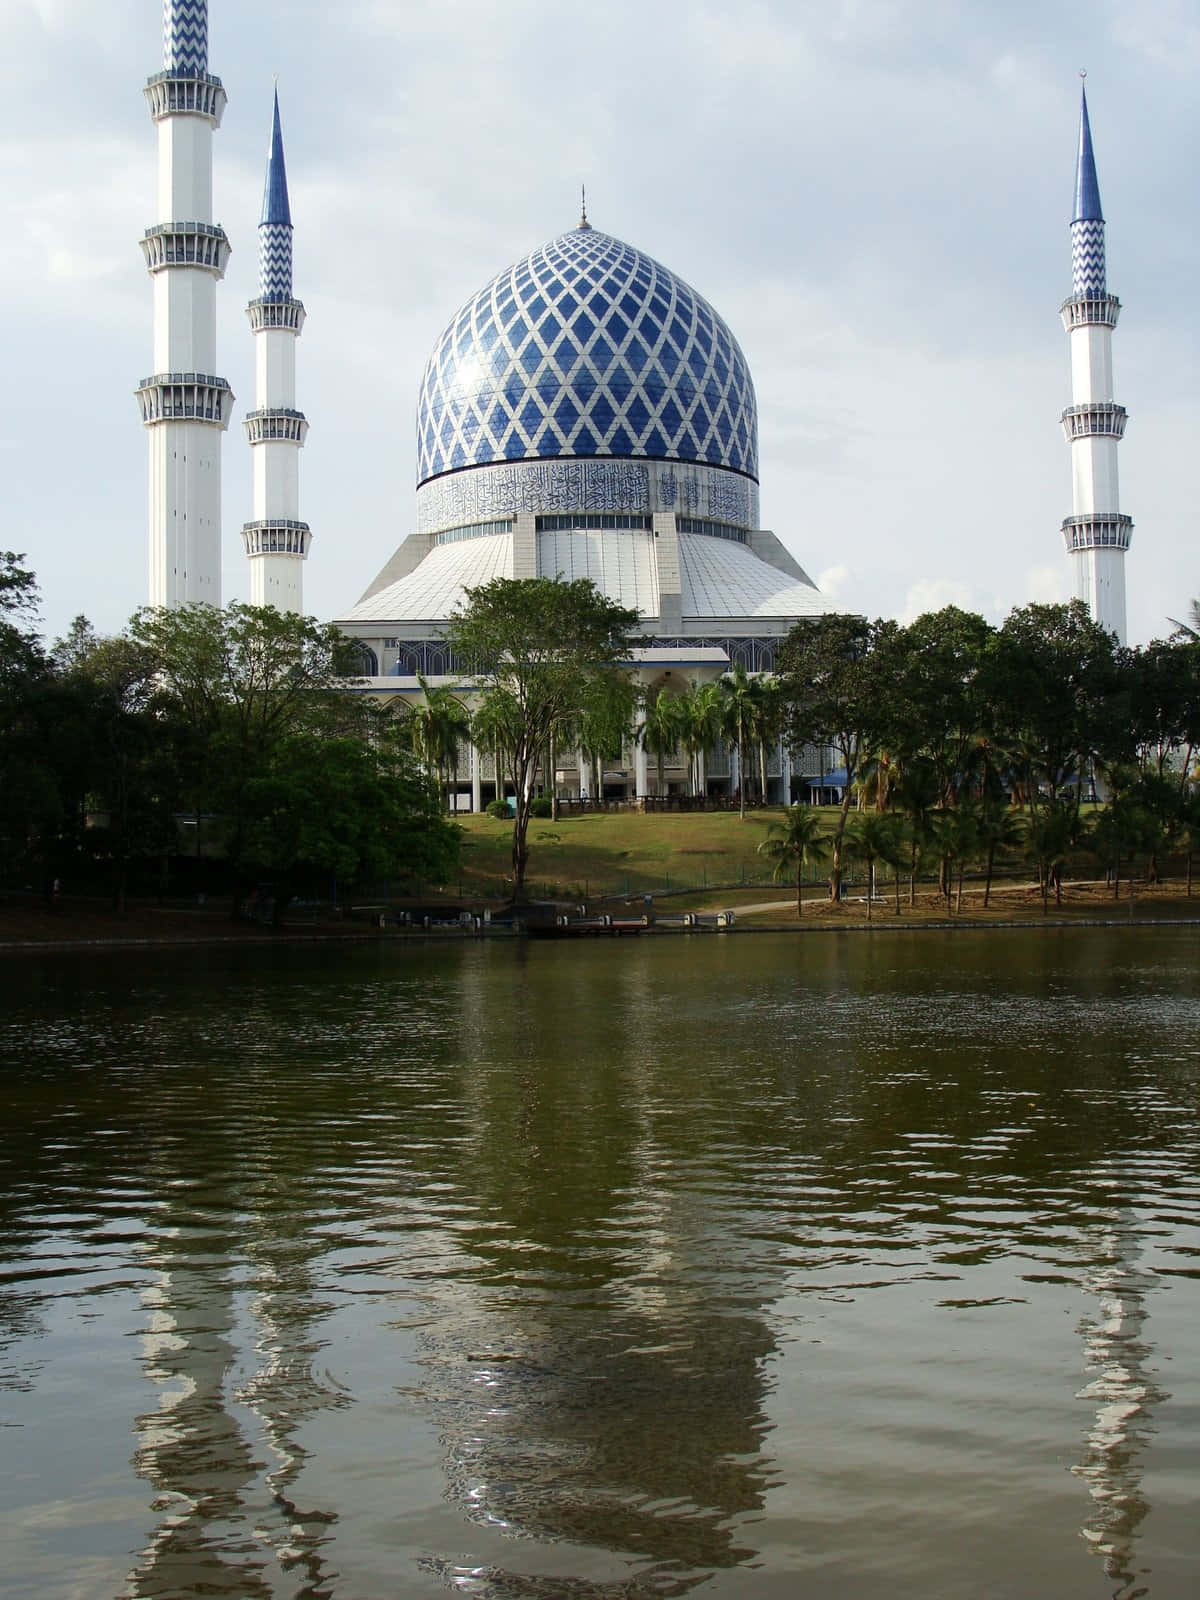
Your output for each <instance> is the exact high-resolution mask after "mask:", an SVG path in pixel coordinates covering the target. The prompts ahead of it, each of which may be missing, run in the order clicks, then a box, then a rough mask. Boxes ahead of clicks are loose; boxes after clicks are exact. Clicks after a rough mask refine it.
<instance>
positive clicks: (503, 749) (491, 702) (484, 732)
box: [471, 689, 519, 800]
mask: <svg viewBox="0 0 1200 1600" xmlns="http://www.w3.org/2000/svg"><path fill="white" fill-rule="evenodd" d="M518 721H519V708H518V706H517V703H516V701H515V700H514V699H513V697H512V695H510V694H509V693H508V691H507V689H489V690H488V691H487V693H486V694H483V695H481V696H480V698H479V703H478V704H477V705H476V707H475V713H474V715H473V717H472V718H471V738H472V739H473V740H474V741H475V745H476V748H477V749H480V750H490V751H491V752H492V760H493V762H494V764H495V768H496V795H495V798H496V799H497V800H503V799H504V772H505V763H506V761H507V760H508V759H509V758H510V755H511V752H512V751H513V750H515V749H516V744H517V724H518Z"/></svg>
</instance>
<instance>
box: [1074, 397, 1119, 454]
mask: <svg viewBox="0 0 1200 1600" xmlns="http://www.w3.org/2000/svg"><path fill="white" fill-rule="evenodd" d="M1127 420H1128V414H1127V412H1126V410H1125V407H1124V406H1118V405H1114V404H1113V403H1112V401H1111V400H1097V401H1095V402H1093V404H1092V405H1090V406H1068V407H1067V409H1066V410H1065V411H1064V412H1063V414H1062V425H1063V432H1064V433H1065V434H1066V436H1067V443H1068V444H1069V443H1070V442H1071V440H1072V439H1094V438H1103V439H1122V438H1124V436H1125V423H1126V421H1127Z"/></svg>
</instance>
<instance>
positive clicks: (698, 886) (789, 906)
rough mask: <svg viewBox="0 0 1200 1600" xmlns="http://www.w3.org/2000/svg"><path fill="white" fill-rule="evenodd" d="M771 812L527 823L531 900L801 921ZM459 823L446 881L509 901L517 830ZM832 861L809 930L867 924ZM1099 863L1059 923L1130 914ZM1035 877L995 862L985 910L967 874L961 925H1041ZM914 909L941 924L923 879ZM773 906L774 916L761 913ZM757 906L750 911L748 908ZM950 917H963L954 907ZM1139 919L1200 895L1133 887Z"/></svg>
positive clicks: (829, 822) (808, 895)
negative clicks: (452, 872)
mask: <svg viewBox="0 0 1200 1600" xmlns="http://www.w3.org/2000/svg"><path fill="white" fill-rule="evenodd" d="M782 815H783V813H782V810H781V808H780V807H778V806H775V807H771V808H769V809H766V810H761V811H748V812H747V814H746V819H745V821H744V822H743V821H742V820H741V818H740V817H739V816H738V814H737V812H736V811H714V812H650V813H647V814H644V815H643V814H641V813H639V812H630V811H604V812H588V813H585V814H584V815H582V816H573V817H563V818H561V819H560V820H559V821H558V822H551V821H550V820H549V819H546V820H541V819H538V818H535V819H534V820H533V821H532V822H531V823H530V825H529V847H530V856H529V871H528V875H527V882H526V888H527V892H528V894H529V896H530V898H532V899H555V900H562V901H583V900H586V901H588V902H589V903H591V904H592V905H593V906H594V905H596V904H597V903H598V902H599V901H600V900H602V899H604V898H611V899H613V900H617V901H620V902H624V901H625V900H629V901H632V902H640V900H641V897H642V896H643V895H645V894H653V895H654V896H655V897H656V899H657V898H658V897H660V896H663V895H669V896H670V899H669V900H668V901H666V902H665V903H664V904H663V905H662V909H663V910H664V911H686V910H715V909H718V908H721V909H724V908H732V909H733V910H735V911H737V912H738V913H739V921H745V922H748V923H749V924H750V925H751V926H753V925H754V924H755V923H763V922H770V923H786V922H791V923H794V922H795V921H796V887H795V879H794V878H791V879H789V880H788V881H785V882H776V881H775V880H774V879H773V878H772V876H771V870H770V863H769V862H768V861H766V860H764V858H763V857H762V856H760V855H758V853H757V851H758V846H759V844H760V843H761V842H762V840H763V839H765V838H766V836H767V831H768V828H769V827H770V824H771V823H772V822H778V821H780V820H781V819H782ZM821 815H822V818H823V820H824V822H825V825H826V828H827V830H829V831H832V829H833V826H834V823H835V820H836V817H837V811H836V808H834V807H832V806H830V807H824V808H822V811H821ZM459 821H460V823H461V824H462V828H463V852H462V868H461V871H460V872H459V873H457V874H456V876H455V879H454V880H453V881H452V882H451V883H449V884H447V885H446V888H445V891H444V892H445V893H446V894H447V895H454V894H456V893H458V894H460V895H461V897H463V898H469V899H478V900H493V901H498V900H503V899H504V898H505V897H506V896H507V894H508V892H509V875H510V873H511V870H512V867H511V851H512V824H511V823H509V822H504V821H500V820H496V819H494V818H491V817H488V816H465V817H460V818H459ZM827 870H828V869H827V866H826V865H821V866H813V867H811V868H809V870H808V872H807V873H806V880H807V881H806V890H805V910H804V917H803V922H804V924H805V925H807V924H808V923H809V922H810V921H811V923H812V925H813V926H817V925H824V926H830V927H846V926H849V925H853V924H856V923H859V922H865V921H866V909H867V908H866V903H865V901H864V899H863V888H864V872H863V869H862V867H861V866H854V865H852V866H851V868H850V870H849V872H848V874H847V880H848V886H847V899H846V901H845V903H844V904H842V905H836V906H835V905H831V904H830V903H829V900H828V893H827V889H826V873H827ZM1096 873H1097V866H1096V862H1095V860H1094V859H1093V858H1090V857H1086V856H1081V857H1080V859H1079V860H1078V861H1077V862H1074V863H1072V865H1071V867H1070V868H1069V870H1068V872H1067V875H1066V876H1067V880H1068V884H1067V887H1066V889H1065V890H1064V894H1063V902H1062V904H1061V906H1057V905H1056V904H1055V900H1054V895H1053V893H1052V894H1051V895H1050V899H1049V905H1048V908H1047V909H1048V914H1049V916H1050V917H1051V918H1054V917H1057V918H1059V919H1062V918H1067V919H1074V918H1085V919H1086V918H1089V917H1102V918H1104V919H1106V920H1107V919H1109V918H1111V917H1114V916H1121V917H1124V916H1127V915H1129V914H1130V911H1131V902H1130V898H1129V885H1128V883H1127V882H1126V881H1122V883H1121V895H1120V899H1119V900H1116V901H1114V899H1113V897H1112V891H1111V889H1110V888H1109V887H1107V886H1106V885H1105V884H1104V883H1103V882H1102V881H1101V882H1098V881H1096ZM1035 877H1036V874H1035V872H1034V870H1033V869H1032V867H1031V866H1030V865H1029V864H1028V863H1027V862H1023V861H1021V860H1020V859H1019V858H1016V859H1014V860H1012V861H1010V862H1008V863H998V864H997V875H996V878H995V880H994V881H993V884H992V892H991V896H990V905H989V906H988V907H987V909H986V910H985V909H984V906H983V883H982V879H981V878H980V879H974V878H972V877H971V876H970V875H968V878H967V882H966V886H965V890H964V895H963V905H962V913H961V916H962V918H963V920H971V921H987V922H1011V921H1027V920H1030V919H1032V918H1040V917H1041V915H1042V899H1041V895H1040V893H1039V892H1038V890H1037V887H1036V885H1035V884H1034V882H1033V879H1034V878H1035ZM877 892H878V895H879V898H878V899H877V900H876V903H875V905H874V906H873V907H872V919H873V921H875V922H878V923H880V924H882V925H887V924H889V923H890V924H891V925H892V926H895V925H896V922H897V918H896V914H895V900H894V890H893V886H892V880H891V878H890V877H889V876H887V875H886V874H884V873H883V872H882V871H881V873H880V877H879V884H878V891H877ZM916 900H917V903H916V905H915V906H914V907H910V906H909V903H908V882H907V878H904V879H903V881H902V885H901V914H900V918H899V921H900V922H901V924H904V923H908V924H913V923H922V922H933V921H945V920H946V919H947V915H948V914H947V909H946V902H945V900H944V899H943V898H942V897H941V896H940V895H938V894H937V893H936V892H935V890H934V889H933V887H932V886H931V885H929V884H919V885H918V888H917V897H916ZM764 906H768V907H769V909H765V910H764V909H757V908H762V907H764ZM752 907H753V908H756V909H751V908H752ZM951 914H952V915H958V913H957V912H956V911H955V912H953V913H951ZM1132 914H1133V915H1135V916H1137V917H1138V918H1139V919H1144V918H1147V917H1155V916H1163V917H1167V918H1178V917H1186V916H1190V915H1196V916H1200V893H1198V894H1197V895H1196V896H1195V897H1194V898H1193V899H1192V900H1190V901H1189V900H1188V899H1187V898H1186V897H1185V896H1184V894H1183V885H1182V882H1180V881H1179V879H1178V877H1177V876H1176V877H1174V878H1173V880H1172V881H1170V882H1168V883H1167V884H1165V885H1160V886H1156V887H1155V889H1154V890H1153V891H1151V890H1150V889H1149V888H1148V887H1147V886H1146V885H1144V884H1140V883H1137V882H1135V884H1134V894H1133V900H1132Z"/></svg>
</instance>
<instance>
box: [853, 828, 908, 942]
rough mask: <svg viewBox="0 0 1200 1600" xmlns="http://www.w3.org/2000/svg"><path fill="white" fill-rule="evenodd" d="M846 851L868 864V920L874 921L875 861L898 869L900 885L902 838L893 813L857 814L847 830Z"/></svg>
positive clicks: (895, 869) (897, 879)
mask: <svg viewBox="0 0 1200 1600" xmlns="http://www.w3.org/2000/svg"><path fill="white" fill-rule="evenodd" d="M846 844H847V854H848V855H850V856H855V857H857V858H858V859H859V860H860V861H865V862H866V864H867V921H868V922H870V921H871V910H872V906H873V904H874V900H875V863H876V862H877V861H882V862H883V864H884V866H887V867H891V868H892V869H893V870H894V871H896V873H897V878H896V883H897V886H899V882H900V879H899V865H900V838H899V833H898V830H897V827H896V819H895V818H894V817H887V816H880V815H879V814H878V813H877V812H867V813H865V814H864V815H863V816H860V817H857V818H856V819H855V820H854V822H853V823H852V824H851V826H850V827H849V828H848V829H847V830H846ZM899 909H900V906H899V895H898V894H897V905H896V910H897V912H898V911H899Z"/></svg>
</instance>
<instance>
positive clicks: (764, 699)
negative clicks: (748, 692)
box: [750, 675, 789, 806]
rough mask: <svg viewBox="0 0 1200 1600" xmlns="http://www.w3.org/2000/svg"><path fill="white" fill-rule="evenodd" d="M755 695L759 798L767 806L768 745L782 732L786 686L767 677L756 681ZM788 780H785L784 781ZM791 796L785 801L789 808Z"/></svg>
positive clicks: (752, 720) (753, 729) (752, 722)
mask: <svg viewBox="0 0 1200 1600" xmlns="http://www.w3.org/2000/svg"><path fill="white" fill-rule="evenodd" d="M755 689H756V691H757V692H756V695H755V699H754V701H753V704H752V707H751V716H750V729H751V732H752V733H753V735H754V739H755V742H756V744H757V745H758V797H759V803H760V804H761V805H764V806H765V805H766V803H767V746H768V744H774V742H775V740H776V739H778V737H779V735H780V733H781V732H782V729H783V717H784V703H783V685H782V684H781V683H780V681H779V679H778V678H773V677H771V676H769V675H764V676H763V677H761V678H758V679H756V680H755ZM784 781H786V779H785V780H784ZM788 799H789V796H787V795H785V796H784V798H783V803H784V805H787V803H788Z"/></svg>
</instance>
